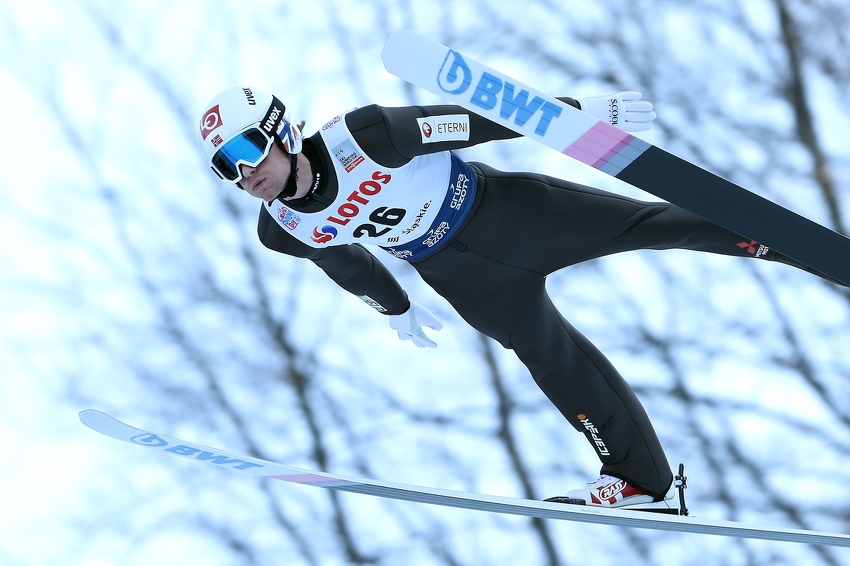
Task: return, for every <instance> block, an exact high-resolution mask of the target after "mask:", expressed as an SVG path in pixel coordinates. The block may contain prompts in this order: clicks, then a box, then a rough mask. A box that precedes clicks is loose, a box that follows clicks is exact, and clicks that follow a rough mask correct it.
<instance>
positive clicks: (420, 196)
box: [258, 98, 805, 499]
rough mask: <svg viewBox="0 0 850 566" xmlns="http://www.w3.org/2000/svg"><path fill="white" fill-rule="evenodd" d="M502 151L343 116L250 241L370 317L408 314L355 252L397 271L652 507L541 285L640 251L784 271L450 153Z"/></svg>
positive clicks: (632, 413) (604, 199) (663, 213)
mask: <svg viewBox="0 0 850 566" xmlns="http://www.w3.org/2000/svg"><path fill="white" fill-rule="evenodd" d="M562 100H565V101H566V102H568V103H570V104H573V105H574V106H577V105H576V104H575V102H574V101H573V100H572V99H567V98H562ZM515 137H518V134H516V133H514V132H513V131H511V130H508V129H506V128H503V127H502V126H499V125H498V124H495V123H493V122H491V121H489V120H487V119H486V118H483V117H480V116H478V115H476V114H472V113H469V112H467V111H466V110H464V109H463V108H461V107H459V106H455V105H438V106H426V107H420V106H409V107H400V108H388V107H380V106H377V105H372V106H367V107H364V108H359V109H355V110H352V111H350V112H348V113H345V114H343V115H340V116H337V117H335V118H334V119H333V120H331V121H330V122H328V123H327V124H325V126H324V127H323V128H322V129H320V130H319V132H318V133H316V134H314V135H313V136H311V137H309V138H305V140H304V147H303V153H304V155H305V157H307V158H308V159H309V161H310V164H311V166H312V169H313V172H314V175H316V180H315V183H316V187H317V188H316V189H315V190H314V191H313V193H312V194H310V195H308V196H307V197H304V198H302V199H298V200H288V201H287V200H277V201H274V202H271V203H264V205H263V207H262V209H261V210H260V216H259V222H258V235H259V238H260V240H261V241H262V243H263V244H264V245H265V246H266V247H268V248H270V249H272V250H275V251H278V252H281V253H284V254H288V255H292V256H297V257H302V258H308V259H310V260H311V261H313V262H314V263H315V264H316V265H318V266H319V267H320V268H321V269H323V270H324V271H325V273H326V274H327V275H328V276H329V277H331V279H333V280H334V281H335V282H336V283H337V284H339V285H340V286H341V287H342V288H344V289H345V290H347V291H349V292H351V293H353V294H355V295H357V296H359V297H360V298H361V299H363V300H364V301H366V302H367V303H368V304H370V305H371V306H373V307H374V308H375V309H377V310H378V311H380V312H382V313H385V314H400V313H403V312H405V311H406V310H407V309H408V308H409V307H410V302H409V300H408V298H407V295H406V293H405V292H404V290H403V289H402V288H401V287H400V286H399V284H398V283H397V282H396V281H395V279H394V278H393V277H392V275H391V274H390V273H389V271H388V270H387V269H386V268H385V267H384V266H383V264H381V263H380V262H379V261H378V260H377V259H376V258H375V257H374V256H373V255H372V254H371V253H370V252H368V251H367V250H366V249H365V248H364V247H363V246H362V245H360V244H361V243H368V244H375V245H379V246H381V247H383V248H384V249H385V250H386V251H388V252H389V253H391V254H393V255H395V256H396V257H399V258H401V259H404V260H407V261H410V262H411V264H412V266H413V267H414V268H415V269H416V270H417V272H418V273H419V274H420V275H421V276H422V278H423V279H424V280H425V281H426V282H427V283H428V284H429V285H430V286H431V287H432V288H434V289H435V290H436V291H437V293H439V294H440V295H441V296H443V297H444V298H445V299H446V300H447V301H448V302H449V303H450V304H451V305H452V306H453V307H454V308H455V309H456V311H457V312H458V314H459V315H460V316H461V317H463V319H464V320H466V321H467V322H468V323H469V324H470V325H471V326H473V327H474V328H475V329H477V330H478V331H480V332H482V333H483V334H486V335H487V336H489V337H491V338H493V339H494V340H496V341H498V342H499V343H500V344H501V345H502V346H504V347H505V348H509V349H512V350H513V351H514V352H515V353H516V355H517V356H518V357H519V359H520V360H521V361H522V362H523V364H524V365H525V366H526V367H527V368H528V370H529V371H530V373H531V375H532V376H533V378H534V380H535V382H536V383H537V384H538V385H539V386H540V388H541V390H542V391H543V393H544V394H545V395H546V396H547V397H548V398H549V399H550V400H551V402H552V403H553V404H554V405H555V406H556V407H557V408H558V410H559V411H560V412H561V413H562V414H563V416H564V417H565V418H566V419H567V421H568V422H569V423H570V424H571V425H572V426H573V428H575V429H576V430H577V431H580V432H582V433H583V434H584V435H585V436H586V438H587V439H588V441H589V442H590V443H591V445H592V446H593V448H594V450H595V451H596V453H597V455H598V456H599V459H600V460H601V462H602V469H601V472H602V473H603V474H608V475H611V476H614V477H617V478H620V479H623V480H626V481H627V482H629V483H630V484H632V485H633V486H635V487H637V488H638V489H640V490H641V491H643V492H644V493H646V494H648V495H651V496H653V497H654V498H656V499H661V498H662V497H663V496H664V494H665V493H666V492H667V491H668V489H669V488H670V486H671V484H672V481H673V475H672V472H671V470H670V465H669V463H668V462H667V458H666V456H665V454H664V450H663V448H662V446H661V443H660V442H659V440H658V437H657V435H656V433H655V431H654V429H653V426H652V424H651V423H650V420H649V418H648V416H647V414H646V412H645V411H644V409H643V407H642V405H641V403H640V401H639V400H638V398H637V397H636V395H635V394H634V392H633V391H632V389H631V387H630V386H629V385H628V383H627V382H626V381H625V380H624V379H623V377H622V376H621V375H620V374H619V372H618V371H617V370H616V369H615V368H614V367H613V365H612V364H611V363H610V362H609V361H608V360H607V359H606V358H605V356H604V355H603V354H602V353H601V352H600V351H599V350H598V349H597V348H596V347H595V346H594V345H593V344H591V343H590V341H589V340H587V339H586V338H585V337H584V336H583V335H582V334H581V333H580V332H578V331H577V330H576V329H575V328H574V327H573V326H572V325H571V324H570V323H569V322H568V321H567V320H566V319H565V318H564V317H563V316H562V315H561V313H560V312H559V311H558V309H557V308H556V307H555V305H554V304H553V303H552V301H551V299H550V297H549V296H548V294H547V292H546V288H545V283H546V276H547V275H549V274H550V273H553V272H555V271H557V270H559V269H562V268H564V267H567V266H570V265H574V264H577V263H580V262H583V261H586V260H589V259H593V258H598V257H602V256H607V255H610V254H614V253H619V252H624V251H629V250H640V249H655V250H661V249H672V248H676V249H688V250H696V251H703V252H712V253H718V254H725V255H734V256H742V257H762V258H764V259H769V260H778V261H782V262H784V263H789V264H792V265H795V264H794V262H792V261H789V260H788V258H785V257H784V256H781V255H779V254H776V253H775V252H773V251H772V250H769V249H767V248H766V247H764V246H760V245H759V244H757V243H755V242H751V240H749V239H747V238H744V237H742V236H740V235H738V234H734V233H732V232H730V231H728V230H726V229H724V228H721V227H719V226H717V225H716V224H713V223H711V222H709V221H707V220H704V219H702V218H701V217H699V216H696V215H695V214H692V213H690V212H687V211H685V210H683V209H681V208H679V207H676V206H673V205H670V204H667V203H649V202H642V201H639V200H635V199H631V198H626V197H623V196H619V195H616V194H613V193H609V192H605V191H601V190H598V189H594V188H590V187H585V186H581V185H578V184H575V183H571V182H568V181H563V180H560V179H555V178H552V177H548V176H544V175H539V174H534V173H505V172H501V171H498V170H496V169H494V168H492V167H490V166H488V165H485V164H482V163H475V162H473V163H466V162H464V161H463V160H462V159H460V157H458V156H457V155H456V154H455V153H453V151H452V150H457V149H462V148H465V147H470V146H473V145H476V144H479V143H483V142H487V141H492V140H499V139H509V138H515ZM795 266H796V267H801V268H804V269H805V267H804V266H800V265H795Z"/></svg>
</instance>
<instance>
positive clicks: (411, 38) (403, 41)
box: [381, 29, 448, 76]
mask: <svg viewBox="0 0 850 566" xmlns="http://www.w3.org/2000/svg"><path fill="white" fill-rule="evenodd" d="M429 49H430V53H433V49H434V42H433V41H431V40H429V39H426V38H424V37H422V36H421V35H419V34H418V33H416V32H415V31H413V30H410V29H403V30H399V31H396V32H393V33H392V34H390V36H389V37H388V38H387V41H386V43H385V44H384V49H383V50H382V51H381V61H383V63H384V68H385V69H386V70H387V71H389V72H390V73H392V74H394V75H396V76H401V74H402V73H403V72H404V70H405V69H407V68H409V67H410V63H411V61H418V60H420V59H421V58H422V57H427V56H428V55H429ZM446 49H448V48H446Z"/></svg>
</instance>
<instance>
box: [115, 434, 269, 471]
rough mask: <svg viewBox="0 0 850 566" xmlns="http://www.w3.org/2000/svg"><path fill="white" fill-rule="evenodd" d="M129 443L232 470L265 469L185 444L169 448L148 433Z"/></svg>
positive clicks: (167, 444)
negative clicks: (159, 449) (160, 449)
mask: <svg viewBox="0 0 850 566" xmlns="http://www.w3.org/2000/svg"><path fill="white" fill-rule="evenodd" d="M130 441H131V442H133V443H134V444H141V445H143V446H150V447H151V448H162V449H163V450H165V451H166V452H173V453H174V454H179V455H180V456H186V457H188V458H194V459H195V460H201V461H204V462H210V463H211V464H216V465H218V466H229V467H230V468H232V469H234V470H247V469H248V468H264V467H265V466H264V465H263V464H255V463H253V462H246V461H245V460H239V459H237V458H231V457H230V456H228V455H227V454H216V453H215V452H212V451H211V450H201V449H200V448H192V447H191V446H186V445H185V444H177V445H175V446H169V443H168V441H167V440H164V439H163V438H162V437H159V436H157V435H155V434H151V433H149V432H148V433H145V434H140V435H139V436H134V437H133V438H131V439H130Z"/></svg>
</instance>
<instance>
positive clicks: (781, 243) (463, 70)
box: [381, 30, 850, 284]
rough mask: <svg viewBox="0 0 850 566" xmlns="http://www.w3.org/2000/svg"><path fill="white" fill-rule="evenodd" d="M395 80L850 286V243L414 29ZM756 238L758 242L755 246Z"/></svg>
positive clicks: (398, 54)
mask: <svg viewBox="0 0 850 566" xmlns="http://www.w3.org/2000/svg"><path fill="white" fill-rule="evenodd" d="M381 57H382V59H383V62H384V67H385V68H386V69H387V70H388V71H389V72H390V73H392V74H394V75H396V76H398V77H400V78H402V79H404V80H406V81H408V82H410V83H412V84H414V85H416V86H418V87H420V88H423V89H425V90H427V91H430V92H432V93H434V94H437V95H439V96H441V97H442V98H443V99H445V100H447V101H448V102H452V103H454V104H458V105H460V106H462V107H464V108H466V109H467V110H469V111H470V112H475V113H477V114H480V115H482V116H484V117H486V118H489V119H490V120H492V121H494V122H497V123H499V124H501V125H503V126H505V127H507V128H510V129H512V130H514V131H516V132H518V133H520V134H523V135H524V136H526V137H528V138H531V139H534V140H537V141H538V142H540V143H542V144H544V145H547V146H549V147H551V148H553V149H555V150H557V151H560V152H562V153H564V154H566V155H568V156H570V157H573V158H574V159H577V160H579V161H581V162H583V163H586V164H587V165H590V166H592V167H595V168H597V169H599V170H600V171H603V172H604V173H607V174H609V175H611V176H613V177H616V178H617V179H620V180H622V181H625V182H626V183H629V184H630V185H633V186H635V187H637V188H639V189H641V190H644V191H647V192H649V193H652V194H654V195H656V196H658V197H660V198H662V199H664V200H666V201H668V202H670V203H673V204H676V205H678V206H681V207H682V208H685V209H687V210H689V211H691V212H693V213H695V214H698V215H700V216H702V217H703V218H706V219H707V220H711V221H712V222H714V223H715V224H719V225H721V226H723V227H725V228H727V229H729V230H732V231H733V232H735V233H737V234H741V235H742V236H744V237H746V238H747V241H746V242H742V247H745V246H747V247H750V248H753V249H754V250H757V249H758V246H759V244H761V245H764V246H767V247H768V248H770V249H773V250H776V251H778V252H780V253H782V254H785V255H787V256H789V257H791V258H793V259H796V260H797V261H799V262H801V263H803V264H804V265H806V266H808V267H810V268H813V269H815V270H818V271H820V272H821V273H824V274H826V275H829V276H831V277H833V278H835V279H837V280H839V281H841V282H843V283H845V284H850V239H848V238H847V237H846V236H844V235H842V234H838V233H837V232H834V231H832V230H830V229H828V228H826V227H824V226H821V225H820V224H817V223H815V222H813V221H811V220H809V219H808V218H805V217H803V216H801V215H799V214H797V213H795V212H792V211H790V210H788V209H786V208H784V207H782V206H780V205H778V204H776V203H774V202H772V201H770V200H768V199H765V198H763V197H761V196H759V195H757V194H755V193H753V192H751V191H748V190H747V189H744V188H742V187H740V186H739V185H736V184H734V183H732V182H730V181H728V180H726V179H724V178H722V177H720V176H718V175H715V174H713V173H710V172H708V171H706V170H705V169H702V168H700V167H698V166H696V165H694V164H693V163H690V162H688V161H687V160H685V159H682V158H680V157H677V156H676V155H673V154H671V153H669V152H667V151H665V150H663V149H660V148H658V147H656V146H654V145H652V144H650V143H648V142H646V141H644V140H642V139H640V138H636V137H635V136H633V135H631V134H629V133H627V132H624V131H622V130H620V129H618V128H615V127H614V126H611V125H610V124H608V123H607V122H604V121H600V120H597V119H596V118H594V117H593V116H591V115H589V114H587V113H585V112H582V111H580V110H578V109H576V108H574V107H572V106H570V105H569V104H566V103H564V102H561V101H560V100H558V99H557V98H554V97H552V96H549V95H547V94H545V93H543V92H541V91H539V90H536V89H534V88H532V87H530V86H528V85H526V84H523V83H521V82H519V81H517V80H516V79H514V78H512V77H510V76H508V75H505V74H504V73H502V72H500V71H497V70H495V69H493V68H491V67H488V66H486V65H483V64H481V63H479V62H478V61H475V60H474V59H472V58H471V57H468V56H466V55H462V54H461V53H459V52H458V51H456V50H454V49H450V48H449V47H446V46H445V45H442V44H440V43H437V42H434V41H431V40H429V39H426V38H424V37H422V36H420V35H418V34H416V33H414V32H412V31H410V30H402V31H398V32H395V33H394V34H392V35H391V36H390V37H389V38H388V40H387V42H386V45H385V46H384V49H383V51H382V53H381ZM750 239H751V240H750Z"/></svg>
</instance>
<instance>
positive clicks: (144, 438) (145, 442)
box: [80, 409, 850, 546]
mask: <svg viewBox="0 0 850 566" xmlns="http://www.w3.org/2000/svg"><path fill="white" fill-rule="evenodd" d="M80 420H81V421H82V422H83V424H85V425H86V426H87V427H89V428H91V429H92V430H94V431H96V432H99V433H100V434H103V435H106V436H109V437H111V438H115V439H117V440H122V441H124V442H129V443H130V444H134V445H136V446H143V447H146V448H148V449H150V450H153V451H156V452H161V453H167V454H171V455H177V456H181V457H183V458H187V459H190V460H195V461H197V462H201V463H204V464H209V465H212V466H215V467H217V468H226V469H228V470H232V471H233V472H235V473H239V474H242V475H246V476H259V477H265V478H269V479H274V480H282V481H285V482H291V483H296V484H302V485H311V486H316V487H323V488H327V489H334V490H338V491H346V492H352V493H359V494H365V495H371V496H376V497H385V498H389V499H400V500H404V501H412V502H418V503H428V504H433V505H442V506H447V507H456V508H461V509H472V510H479V511H489V512H493V513H503V514H509V515H522V516H526V517H537V518H541V519H560V520H566V521H577V522H582V523H595V524H604V525H617V526H621V527H633V528H642V529H655V530H661V531H676V532H684V533H697V534H709V535H719V536H727V537H739V538H750V539H763V540H772V541H782V542H795V543H804V544H814V545H829V546H850V535H845V534H830V533H823V532H817V531H807V530H796V529H782V528H770V527H762V526H756V525H746V524H742V523H736V522H733V521H722V520H711V519H699V518H695V517H693V516H683V515H666V514H656V513H647V512H642V511H628V510H622V509H605V508H600V507H590V506H586V505H565V504H563V503H550V502H545V501H530V500H525V499H516V498H511V497H504V496H496V495H482V494H477V493H466V492H461V491H450V490H446V489H438V488H431V487H421V486H415V485H406V484H401V483H390V482H384V481H378V480H372V479H364V478H356V477H350V476H343V475H337V474H330V473H327V472H318V471H312V470H307V469H302V468H297V467H294V466H289V465H287V464H280V463H276V462H269V461H266V460H260V459H257V458H251V457H249V456H241V455H238V454H234V453H232V452H228V451H226V450H221V449H219V448H211V447H208V446H204V445H201V444H196V443H194V442H188V441H186V440H180V439H178V438H172V437H170V436H165V435H162V434H156V433H153V432H150V431H146V430H142V429H139V428H136V427H133V426H130V425H128V424H125V423H123V422H121V421H119V420H117V419H115V418H114V417H111V416H109V415H107V414H106V413H103V412H101V411H97V410H94V409H87V410H85V411H82V412H81V413H80ZM681 473H682V470H681V469H680V475H681ZM683 481H684V480H683ZM683 503H684V502H683Z"/></svg>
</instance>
